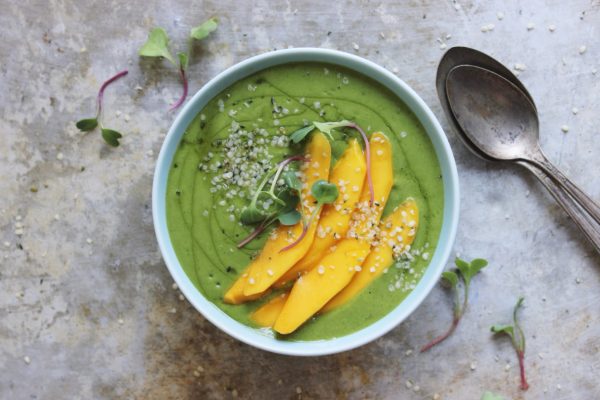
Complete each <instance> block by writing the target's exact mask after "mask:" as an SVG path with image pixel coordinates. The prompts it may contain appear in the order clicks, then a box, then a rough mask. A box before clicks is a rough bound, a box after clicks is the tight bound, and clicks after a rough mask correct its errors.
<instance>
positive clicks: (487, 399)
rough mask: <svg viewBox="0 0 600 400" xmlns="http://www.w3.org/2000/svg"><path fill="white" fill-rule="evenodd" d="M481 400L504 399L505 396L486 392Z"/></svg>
mask: <svg viewBox="0 0 600 400" xmlns="http://www.w3.org/2000/svg"><path fill="white" fill-rule="evenodd" d="M481 400H504V397H502V396H500V395H499V394H494V393H492V392H485V393H484V394H483V396H481Z"/></svg>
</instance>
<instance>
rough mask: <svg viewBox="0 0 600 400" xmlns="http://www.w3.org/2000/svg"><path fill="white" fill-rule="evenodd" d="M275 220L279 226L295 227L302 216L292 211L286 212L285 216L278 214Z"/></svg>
mask: <svg viewBox="0 0 600 400" xmlns="http://www.w3.org/2000/svg"><path fill="white" fill-rule="evenodd" d="M277 219H278V220H279V223H280V224H281V225H288V226H290V225H296V224H297V223H298V222H300V219H302V214H300V212H298V211H297V210H292V211H289V212H286V213H285V214H279V215H278V216H277Z"/></svg>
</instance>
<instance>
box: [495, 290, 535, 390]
mask: <svg viewBox="0 0 600 400" xmlns="http://www.w3.org/2000/svg"><path fill="white" fill-rule="evenodd" d="M524 300H525V299H524V297H522V296H521V297H519V299H518V300H517V304H515V307H514V309H513V325H493V326H492V327H491V328H490V330H491V331H492V332H493V333H494V334H505V335H507V336H508V337H510V341H511V343H512V345H513V348H514V349H515V352H516V353H517V359H518V360H519V370H520V374H521V390H527V389H529V384H528V383H527V379H526V377H525V335H524V334H523V329H522V328H521V325H519V320H518V318H517V314H518V312H519V309H520V308H521V307H522V306H523V301H524Z"/></svg>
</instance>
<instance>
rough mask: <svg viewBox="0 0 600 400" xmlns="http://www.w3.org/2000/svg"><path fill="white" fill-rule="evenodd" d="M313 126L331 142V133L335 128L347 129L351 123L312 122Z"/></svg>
mask: <svg viewBox="0 0 600 400" xmlns="http://www.w3.org/2000/svg"><path fill="white" fill-rule="evenodd" d="M313 124H314V125H315V128H317V129H318V130H320V131H321V132H323V133H324V134H326V135H327V136H329V138H330V139H331V140H333V137H332V136H331V131H332V130H334V129H336V128H347V127H351V125H352V122H350V121H346V120H343V121H337V122H317V121H315V122H313Z"/></svg>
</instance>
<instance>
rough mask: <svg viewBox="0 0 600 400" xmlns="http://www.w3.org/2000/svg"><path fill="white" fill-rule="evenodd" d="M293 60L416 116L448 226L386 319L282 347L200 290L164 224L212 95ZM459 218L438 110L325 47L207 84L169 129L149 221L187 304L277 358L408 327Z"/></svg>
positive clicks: (258, 59) (376, 70)
mask: <svg viewBox="0 0 600 400" xmlns="http://www.w3.org/2000/svg"><path fill="white" fill-rule="evenodd" d="M293 62H317V63H324V64H332V65H337V66H341V67H344V68H348V69H351V70H353V71H355V72H356V73H358V74H361V75H363V76H366V77H368V78H370V79H373V80H374V81H376V82H378V83H379V84H381V85H383V86H385V87H387V88H388V90H390V91H391V92H392V93H394V94H395V95H396V96H397V97H398V98H399V99H400V100H401V101H402V102H403V103H405V104H406V105H407V106H408V108H409V109H410V110H411V111H412V112H413V113H414V114H415V116H416V117H417V119H418V120H419V122H420V123H421V125H422V126H423V128H424V130H425V131H426V133H427V135H428V136H429V138H430V140H431V142H432V144H433V147H434V150H435V153H436V157H437V159H438V162H439V163H440V169H441V172H442V181H443V185H444V189H443V191H444V209H443V222H442V229H441V231H440V236H439V239H438V245H437V246H436V249H435V250H434V255H433V257H432V258H431V261H430V263H429V265H428V266H427V268H426V269H425V273H424V274H423V276H422V277H421V279H420V280H419V282H418V284H417V286H416V287H415V288H414V289H413V290H412V291H411V292H410V293H409V294H408V296H407V297H406V298H405V299H404V300H403V301H402V302H400V303H399V304H398V306H396V307H395V308H394V309H393V310H392V311H390V312H389V313H388V314H386V315H385V316H384V317H382V318H380V319H379V320H377V321H375V322H374V323H372V324H371V325H368V326H366V327H364V328H362V329H360V330H358V331H356V332H353V333H350V334H348V335H344V336H340V337H335V338H331V339H324V340H315V341H301V342H293V341H289V342H288V341H282V340H277V339H275V338H274V337H273V336H272V335H269V334H268V333H267V332H266V331H265V330H260V329H256V328H251V327H249V326H246V325H244V324H242V323H240V322H238V321H236V320H234V319H233V318H231V317H230V316H229V315H227V314H226V313H225V312H224V311H222V310H221V309H219V308H218V307H217V306H216V305H215V304H213V303H212V302H211V301H209V300H208V299H206V298H205V297H204V295H203V294H202V293H201V292H200V291H199V290H198V289H196V287H195V286H194V285H193V283H192V282H191V280H190V279H189V278H188V276H187V275H186V273H185V271H184V270H183V268H182V266H181V264H180V263H179V260H178V259H177V256H176V255H175V252H174V249H173V246H172V244H171V241H170V236H169V232H168V229H167V224H166V185H167V180H168V175H169V171H170V166H171V164H172V161H173V155H174V153H175V151H176V148H177V146H178V145H179V142H180V140H181V137H182V136H183V133H184V132H185V130H186V129H187V127H188V125H189V123H190V122H191V121H192V120H193V118H194V117H195V116H196V115H197V114H198V113H199V112H200V111H201V109H202V108H204V106H205V105H206V103H207V102H208V101H210V100H211V99H212V98H213V97H214V96H216V95H218V94H219V93H220V92H221V91H222V90H225V89H226V88H227V87H229V86H230V85H231V84H233V83H234V82H236V81H238V80H240V79H243V78H244V77H246V76H249V75H251V74H253V73H256V72H258V71H260V70H263V69H266V68H269V67H273V66H276V65H281V64H288V63H293ZM458 216H459V183H458V173H457V169H456V163H455V160H454V156H453V153H452V149H451V148H450V144H449V143H448V139H447V138H446V135H445V134H444V131H443V129H442V127H441V125H440V123H439V122H438V120H437V118H436V117H435V115H434V114H433V112H432V111H431V110H430V109H429V107H428V106H427V105H426V103H425V102H424V101H423V100H422V99H421V97H420V96H419V95H418V94H417V93H416V92H415V91H414V90H413V89H412V88H411V87H410V86H408V85H407V84H406V83H405V82H404V81H403V80H401V79H400V78H398V77H397V76H396V75H394V74H392V73H391V72H389V71H388V70H386V69H385V68H383V67H381V66H379V65H377V64H375V63H374V62H372V61H369V60H366V59H364V58H362V57H359V56H357V55H354V54H350V53H345V52H342V51H338V50H330V49H321V48H311V47H306V48H293V49H285V50H275V51H270V52H267V53H263V54H260V55H256V56H253V57H250V58H247V59H245V60H243V61H241V62H239V63H237V64H235V65H233V66H230V67H229V68H227V69H225V70H224V71H222V72H221V73H219V74H218V75H217V76H215V77H214V78H212V79H211V80H210V81H209V82H207V83H206V84H205V85H204V86H203V87H202V88H200V90H198V92H196V94H195V95H194V96H193V97H192V98H191V99H190V100H189V101H188V102H187V103H186V104H185V106H184V107H183V108H182V110H181V111H180V112H179V114H178V115H177V117H176V118H175V120H174V122H173V123H172V125H171V127H170V129H169V131H168V133H167V136H166V137H165V139H164V142H163V144H162V146H161V150H160V153H159V155H158V159H157V163H156V167H155V172H154V179H153V184H152V217H153V222H154V229H155V234H156V238H157V241H158V245H159V248H160V251H161V254H162V256H163V259H164V261H165V263H166V265H167V268H168V269H169V272H170V274H171V276H172V278H173V279H174V280H175V283H176V284H177V285H178V287H179V289H180V290H181V292H182V293H183V295H184V296H185V297H186V298H187V300H188V301H189V302H190V303H191V304H192V305H193V306H194V308H195V309H196V310H197V311H199V312H200V313H201V314H202V315H203V316H204V317H205V318H206V319H207V320H209V321H210V322H211V323H212V324H213V325H215V326H216V327H218V328H219V329H221V330H222V331H224V332H225V333H227V334H228V335H230V336H231V337H233V338H235V339H238V340H240V341H241V342H244V343H246V344H249V345H251V346H254V347H256V348H259V349H262V350H266V351H270V352H273V353H278V354H284V355H293V356H319V355H327V354H334V353H339V352H343V351H347V350H351V349H354V348H356V347H359V346H362V345H364V344H367V343H369V342H371V341H373V340H375V339H377V338H379V337H381V336H382V335H384V334H386V333H387V332H389V331H390V330H392V329H393V328H395V327H396V326H398V325H399V324H400V323H401V322H403V321H404V320H405V319H406V318H407V317H408V316H409V315H410V314H411V313H412V312H413V311H414V310H415V309H416V308H417V307H418V306H419V305H420V304H421V302H422V301H423V300H424V299H425V297H426V296H427V295H428V294H429V293H430V292H431V290H432V289H433V287H434V285H435V284H436V283H437V282H438V280H439V277H440V275H441V273H442V271H443V269H444V267H445V265H446V262H447V260H448V258H449V256H450V252H451V251H452V248H453V245H454V239H455V237H456V231H457V226H458Z"/></svg>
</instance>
